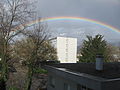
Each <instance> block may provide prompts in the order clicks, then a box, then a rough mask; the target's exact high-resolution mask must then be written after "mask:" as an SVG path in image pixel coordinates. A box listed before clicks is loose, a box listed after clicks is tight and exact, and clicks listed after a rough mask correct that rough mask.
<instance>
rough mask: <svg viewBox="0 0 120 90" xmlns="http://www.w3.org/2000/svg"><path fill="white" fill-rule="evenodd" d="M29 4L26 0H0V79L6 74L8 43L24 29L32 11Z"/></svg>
mask: <svg viewBox="0 0 120 90" xmlns="http://www.w3.org/2000/svg"><path fill="white" fill-rule="evenodd" d="M29 5H30V4H28V2H27V0H0V39H1V41H0V43H1V45H2V51H1V58H2V61H1V63H2V74H1V79H2V80H3V81H6V80H7V76H8V64H7V56H8V55H9V53H8V50H9V49H8V47H9V43H10V42H11V40H12V39H13V38H14V37H15V36H17V35H18V34H19V33H21V32H22V31H23V30H25V29H26V27H27V26H26V24H25V23H26V22H28V21H29V20H30V18H31V16H32V13H33V12H32V9H31V8H30V7H29ZM28 7H29V8H28Z"/></svg>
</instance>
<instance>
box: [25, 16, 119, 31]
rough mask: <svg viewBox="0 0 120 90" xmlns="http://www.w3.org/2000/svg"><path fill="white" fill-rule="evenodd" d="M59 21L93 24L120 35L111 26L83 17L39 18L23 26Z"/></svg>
mask: <svg viewBox="0 0 120 90" xmlns="http://www.w3.org/2000/svg"><path fill="white" fill-rule="evenodd" d="M59 20H61V21H62V20H67V21H68V20H69V21H71V20H74V21H84V22H89V23H93V24H96V25H99V26H101V27H105V28H108V29H109V30H112V31H114V32H117V33H120V30H119V29H117V28H115V27H113V26H111V25H108V24H106V23H103V22H100V21H97V20H94V19H88V18H83V17H48V18H40V19H37V20H34V21H31V22H29V23H27V24H25V25H27V26H31V25H34V24H36V23H39V22H53V21H59Z"/></svg>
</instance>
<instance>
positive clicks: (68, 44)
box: [56, 37, 77, 63]
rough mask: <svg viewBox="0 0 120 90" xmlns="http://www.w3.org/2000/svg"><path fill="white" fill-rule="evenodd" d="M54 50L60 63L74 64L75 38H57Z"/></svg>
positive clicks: (75, 52) (75, 58) (75, 53)
mask: <svg viewBox="0 0 120 90" xmlns="http://www.w3.org/2000/svg"><path fill="white" fill-rule="evenodd" d="M56 48H57V56H58V60H59V61H60V62H61V63H76V60H77V57H76V56H77V38H68V37H57V46H56Z"/></svg>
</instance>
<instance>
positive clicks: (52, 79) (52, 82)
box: [50, 76, 55, 88]
mask: <svg viewBox="0 0 120 90" xmlns="http://www.w3.org/2000/svg"><path fill="white" fill-rule="evenodd" d="M50 85H51V87H53V88H54V87H55V78H53V76H50Z"/></svg>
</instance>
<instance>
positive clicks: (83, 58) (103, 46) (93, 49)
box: [78, 34, 113, 62]
mask: <svg viewBox="0 0 120 90" xmlns="http://www.w3.org/2000/svg"><path fill="white" fill-rule="evenodd" d="M87 39H88V40H84V42H83V46H82V48H81V49H80V56H79V57H78V58H79V61H80V62H95V59H96V55H97V54H102V55H103V56H104V61H105V62H108V61H110V60H111V59H113V56H112V55H111V52H110V48H109V47H108V44H107V42H106V41H105V40H103V36H102V35H99V34H98V35H96V36H95V37H94V38H93V37H92V36H87Z"/></svg>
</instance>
